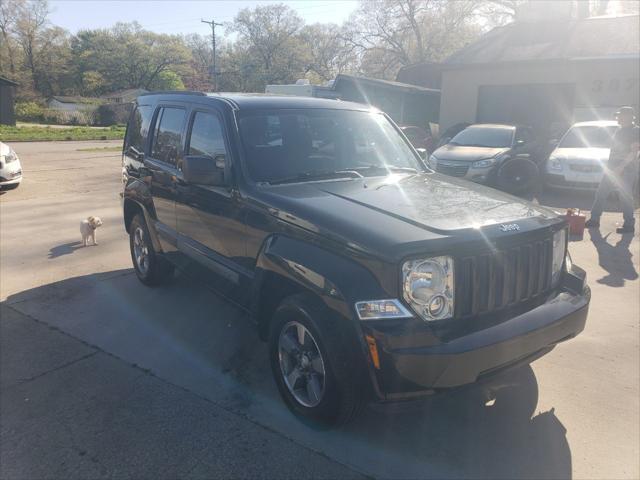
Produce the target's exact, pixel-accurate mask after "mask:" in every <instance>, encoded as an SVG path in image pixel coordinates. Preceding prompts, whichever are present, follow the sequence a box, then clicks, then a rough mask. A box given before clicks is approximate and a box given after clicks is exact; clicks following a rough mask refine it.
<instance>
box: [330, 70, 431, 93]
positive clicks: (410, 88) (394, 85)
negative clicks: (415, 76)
mask: <svg viewBox="0 0 640 480" xmlns="http://www.w3.org/2000/svg"><path fill="white" fill-rule="evenodd" d="M342 82H346V83H357V84H362V85H369V86H376V87H383V88H391V89H400V90H403V91H405V92H415V93H433V94H440V90H437V89H433V88H425V87H419V86H417V85H409V84H408V83H400V82H394V81H391V80H380V79H378V78H367V77H355V76H353V75H346V74H344V73H341V74H339V75H337V76H336V79H335V81H334V82H333V89H334V90H338V86H339V84H340V83H342Z"/></svg>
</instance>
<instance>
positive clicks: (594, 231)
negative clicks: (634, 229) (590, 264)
mask: <svg viewBox="0 0 640 480" xmlns="http://www.w3.org/2000/svg"><path fill="white" fill-rule="evenodd" d="M589 235H590V236H591V243H593V246H594V247H596V251H597V252H598V264H599V265H600V266H601V267H602V268H603V269H604V270H606V271H607V274H606V275H605V276H604V277H602V278H599V279H597V280H596V282H598V283H601V284H603V285H608V286H610V287H624V284H625V280H635V279H637V278H638V272H637V271H636V267H635V266H634V264H633V260H632V257H633V255H632V253H631V250H630V249H629V246H630V245H631V241H632V240H633V233H625V234H623V235H621V237H620V240H618V242H617V243H616V244H615V245H612V244H611V243H609V235H611V234H610V233H607V234H606V235H605V236H604V237H603V236H602V233H600V229H599V228H591V229H589Z"/></svg>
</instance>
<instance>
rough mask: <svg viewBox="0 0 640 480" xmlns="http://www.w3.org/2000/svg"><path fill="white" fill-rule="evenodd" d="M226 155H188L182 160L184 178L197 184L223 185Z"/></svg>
mask: <svg viewBox="0 0 640 480" xmlns="http://www.w3.org/2000/svg"><path fill="white" fill-rule="evenodd" d="M224 168H225V157H224V155H216V156H215V157H214V158H212V157H210V156H209V155H187V156H186V157H184V159H183V160H182V179H183V180H184V181H185V182H186V183H193V184H196V185H212V186H223V185H225V181H224Z"/></svg>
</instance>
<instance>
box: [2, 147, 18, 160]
mask: <svg viewBox="0 0 640 480" xmlns="http://www.w3.org/2000/svg"><path fill="white" fill-rule="evenodd" d="M16 160H18V155H16V152H14V151H13V149H11V148H10V149H9V154H8V155H5V156H4V163H11V162H15V161H16Z"/></svg>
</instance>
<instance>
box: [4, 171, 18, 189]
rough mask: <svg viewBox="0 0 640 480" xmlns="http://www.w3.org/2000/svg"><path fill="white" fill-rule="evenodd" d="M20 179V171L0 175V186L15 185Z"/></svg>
mask: <svg viewBox="0 0 640 480" xmlns="http://www.w3.org/2000/svg"><path fill="white" fill-rule="evenodd" d="M21 181H22V171H18V172H16V173H12V174H8V175H7V176H6V177H4V176H0V187H2V186H6V185H15V184H17V183H20V182H21Z"/></svg>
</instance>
